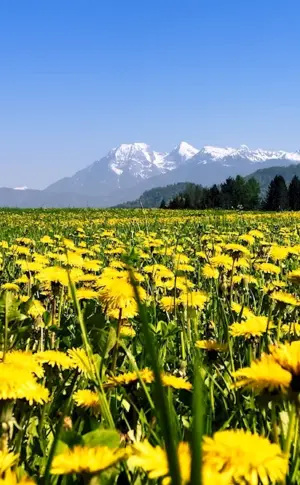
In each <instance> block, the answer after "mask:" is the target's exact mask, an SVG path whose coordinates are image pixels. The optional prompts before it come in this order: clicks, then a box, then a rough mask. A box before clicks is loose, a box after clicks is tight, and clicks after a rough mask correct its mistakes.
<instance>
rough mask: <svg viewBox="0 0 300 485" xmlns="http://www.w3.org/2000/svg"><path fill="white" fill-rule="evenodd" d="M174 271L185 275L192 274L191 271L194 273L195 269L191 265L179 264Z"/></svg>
mask: <svg viewBox="0 0 300 485" xmlns="http://www.w3.org/2000/svg"><path fill="white" fill-rule="evenodd" d="M176 270H177V271H184V272H186V273H192V272H193V271H195V268H194V266H192V265H191V264H183V263H180V264H178V266H177V267H176Z"/></svg>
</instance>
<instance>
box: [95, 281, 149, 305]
mask: <svg viewBox="0 0 300 485" xmlns="http://www.w3.org/2000/svg"><path fill="white" fill-rule="evenodd" d="M137 291H138V295H139V298H140V299H141V300H142V301H143V300H145V299H146V291H145V290H144V288H142V287H140V286H139V287H137ZM99 299H100V301H102V302H103V303H104V304H105V305H106V306H107V307H108V309H111V310H116V309H118V310H122V309H126V308H127V307H131V308H132V307H134V306H136V311H137V310H138V309H137V304H136V300H135V292H134V288H133V286H132V285H131V284H130V283H129V282H128V281H126V280H124V279H119V280H118V284H116V282H115V281H114V280H110V281H107V283H106V285H105V286H104V288H102V289H101V290H100V291H99Z"/></svg>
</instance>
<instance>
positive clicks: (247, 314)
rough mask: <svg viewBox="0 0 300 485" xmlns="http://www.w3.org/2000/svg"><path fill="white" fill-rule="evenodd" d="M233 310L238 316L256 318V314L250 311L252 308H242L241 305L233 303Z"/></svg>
mask: <svg viewBox="0 0 300 485" xmlns="http://www.w3.org/2000/svg"><path fill="white" fill-rule="evenodd" d="M231 309H232V310H233V311H234V313H236V314H237V315H241V316H242V318H246V319H247V318H253V317H255V315H254V313H253V312H252V311H251V310H250V308H248V307H246V306H244V307H243V306H242V305H240V304H239V303H236V302H232V303H231Z"/></svg>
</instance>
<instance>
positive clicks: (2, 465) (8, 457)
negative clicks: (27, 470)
mask: <svg viewBox="0 0 300 485" xmlns="http://www.w3.org/2000/svg"><path fill="white" fill-rule="evenodd" d="M18 459H19V456H18V455H15V454H14V453H11V452H9V451H7V450H0V476H1V475H3V473H5V472H6V471H7V470H9V469H10V468H12V467H13V466H15V465H16V463H17V461H18Z"/></svg>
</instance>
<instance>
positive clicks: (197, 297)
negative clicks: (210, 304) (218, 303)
mask: <svg viewBox="0 0 300 485" xmlns="http://www.w3.org/2000/svg"><path fill="white" fill-rule="evenodd" d="M207 301H208V295H207V294H206V293H204V292H201V291H190V292H183V293H181V295H180V297H179V298H178V303H180V304H181V305H183V306H184V307H186V308H197V309H200V310H202V309H203V308H204V306H205V303H207Z"/></svg>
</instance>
